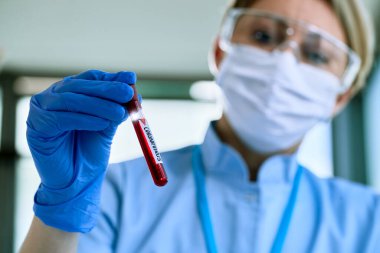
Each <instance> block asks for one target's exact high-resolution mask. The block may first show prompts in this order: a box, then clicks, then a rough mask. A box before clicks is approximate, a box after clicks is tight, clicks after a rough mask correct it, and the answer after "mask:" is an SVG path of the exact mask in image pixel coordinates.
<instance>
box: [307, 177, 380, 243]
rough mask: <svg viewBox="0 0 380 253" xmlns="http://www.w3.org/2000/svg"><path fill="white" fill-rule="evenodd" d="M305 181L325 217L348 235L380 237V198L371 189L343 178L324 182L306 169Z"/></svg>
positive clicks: (329, 179) (328, 179)
mask: <svg viewBox="0 0 380 253" xmlns="http://www.w3.org/2000/svg"><path fill="white" fill-rule="evenodd" d="M305 178H306V180H307V181H308V185H309V188H310V189H311V190H312V192H313V196H316V197H317V200H316V201H317V202H318V203H319V205H318V206H319V207H320V208H321V209H323V213H324V214H325V215H326V216H325V217H330V218H331V219H332V220H330V222H332V223H334V224H336V227H340V228H350V229H349V230H348V233H353V234H358V235H360V234H361V235H366V236H367V238H368V240H370V238H373V237H374V236H380V196H379V194H378V193H376V192H375V191H374V190H373V189H371V188H370V187H367V186H364V185H361V184H358V183H354V182H350V181H348V180H344V179H338V178H327V179H322V178H319V177H317V176H316V175H314V174H313V173H312V172H310V171H308V170H305Z"/></svg>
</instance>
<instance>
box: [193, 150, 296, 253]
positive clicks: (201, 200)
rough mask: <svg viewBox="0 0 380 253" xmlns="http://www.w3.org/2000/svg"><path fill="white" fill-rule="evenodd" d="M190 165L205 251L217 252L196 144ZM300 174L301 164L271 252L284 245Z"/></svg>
mask: <svg viewBox="0 0 380 253" xmlns="http://www.w3.org/2000/svg"><path fill="white" fill-rule="evenodd" d="M192 167H193V175H194V181H195V186H196V199H197V209H198V214H199V218H200V220H201V225H202V230H203V235H204V238H205V241H206V247H207V252H208V253H217V252H218V250H217V247H216V242H215V236H214V231H213V227H212V222H211V216H210V210H209V207H208V200H207V194H206V180H205V174H204V170H203V164H202V159H201V151H200V147H199V146H198V145H197V146H195V148H194V150H193V157H192ZM301 175H302V168H301V166H298V168H297V172H296V175H295V177H294V183H293V187H292V190H291V192H290V196H289V199H288V203H287V204H286V207H285V210H284V212H283V214H282V219H281V222H280V226H279V229H278V231H277V234H276V237H275V240H274V243H273V245H272V249H271V253H280V252H281V251H282V248H283V246H284V243H285V239H286V234H287V232H288V230H289V225H290V221H291V219H292V215H293V211H294V207H295V204H296V201H297V194H298V189H299V185H300V181H301Z"/></svg>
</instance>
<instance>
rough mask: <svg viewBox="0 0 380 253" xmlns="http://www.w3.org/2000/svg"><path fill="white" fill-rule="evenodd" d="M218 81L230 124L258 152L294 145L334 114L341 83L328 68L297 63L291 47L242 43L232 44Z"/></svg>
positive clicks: (270, 151) (246, 143)
mask: <svg viewBox="0 0 380 253" xmlns="http://www.w3.org/2000/svg"><path fill="white" fill-rule="evenodd" d="M216 82H217V83H218V85H219V86H220V87H221V89H222V93H223V100H224V101H223V102H224V114H225V116H226V117H227V119H228V121H229V123H230V125H231V126H232V128H233V129H234V131H235V133H236V134H237V135H238V136H239V138H240V139H241V141H242V142H243V143H245V145H247V146H248V147H249V148H251V149H252V150H255V151H257V152H259V153H272V152H277V151H282V150H285V149H287V148H290V147H292V146H293V145H295V144H297V143H298V142H300V141H301V140H302V138H303V136H304V135H305V134H306V132H307V131H308V130H310V129H311V128H312V127H313V126H314V125H315V124H316V123H318V122H319V121H322V120H328V119H330V117H331V115H332V113H333V109H334V106H335V102H336V97H337V95H338V93H339V85H340V82H339V79H338V78H337V77H335V76H334V75H332V74H330V73H328V72H327V71H326V72H325V71H322V70H320V69H317V68H314V67H312V66H310V65H307V64H304V63H298V62H297V59H296V58H295V56H294V55H293V54H292V53H291V52H282V51H275V52H272V53H269V52H266V51H263V50H261V49H256V48H253V47H249V46H242V45H237V46H233V47H232V48H231V51H230V52H229V53H228V55H227V56H226V58H225V59H224V60H223V62H222V64H221V68H220V71H219V73H218V74H217V77H216Z"/></svg>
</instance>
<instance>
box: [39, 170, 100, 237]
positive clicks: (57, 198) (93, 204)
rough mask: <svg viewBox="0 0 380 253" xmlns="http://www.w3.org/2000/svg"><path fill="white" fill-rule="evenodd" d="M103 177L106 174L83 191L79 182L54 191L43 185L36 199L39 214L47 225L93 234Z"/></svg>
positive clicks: (67, 230)
mask: <svg viewBox="0 0 380 253" xmlns="http://www.w3.org/2000/svg"><path fill="white" fill-rule="evenodd" d="M103 178H104V173H103V174H101V175H99V176H98V177H97V178H95V179H94V180H93V181H92V182H91V183H89V184H87V185H86V186H85V187H84V188H82V189H81V190H80V191H79V192H78V185H80V182H78V181H75V182H74V183H73V184H72V185H70V186H69V187H67V188H64V189H51V188H48V187H46V186H44V185H43V184H41V185H40V187H39V188H38V190H37V192H36V194H35V197H34V207H33V210H34V213H35V215H36V216H37V217H38V218H39V219H40V220H41V221H42V222H43V223H45V224H46V225H48V226H51V227H54V228H57V229H60V230H63V231H66V232H81V233H87V232H89V231H91V229H92V228H94V227H95V225H96V218H97V215H98V213H99V204H100V191H101V184H102V181H103ZM68 196H73V197H70V198H68ZM53 199H54V201H51V200H53Z"/></svg>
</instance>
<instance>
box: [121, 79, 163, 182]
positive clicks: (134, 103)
mask: <svg viewBox="0 0 380 253" xmlns="http://www.w3.org/2000/svg"><path fill="white" fill-rule="evenodd" d="M131 87H132V88H133V91H134V92H135V93H134V96H133V98H132V100H131V101H130V102H128V103H127V104H126V105H125V106H126V108H127V110H128V113H129V116H130V118H131V120H132V124H133V127H134V128H135V132H136V135H137V138H138V140H139V142H140V146H141V149H142V151H143V154H144V157H145V160H146V163H147V164H148V167H149V170H150V174H151V175H152V178H153V181H154V183H155V184H156V185H157V186H164V185H165V184H166V183H167V182H168V178H167V176H166V173H165V169H164V165H163V162H162V159H161V155H160V153H159V152H158V149H157V146H156V143H155V141H154V139H153V135H152V132H151V131H150V128H149V125H148V122H147V121H146V119H145V117H144V115H143V113H142V108H141V105H140V102H139V100H138V96H137V90H136V87H135V85H131Z"/></svg>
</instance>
